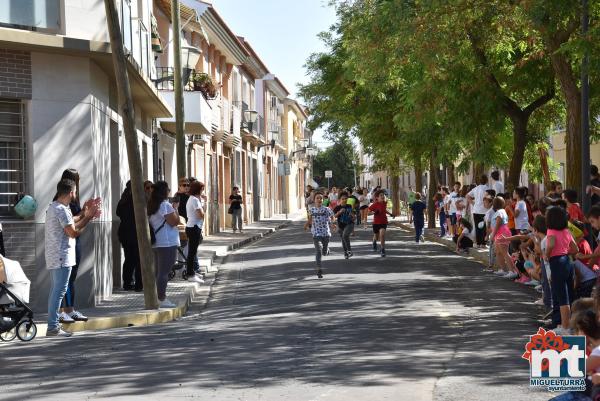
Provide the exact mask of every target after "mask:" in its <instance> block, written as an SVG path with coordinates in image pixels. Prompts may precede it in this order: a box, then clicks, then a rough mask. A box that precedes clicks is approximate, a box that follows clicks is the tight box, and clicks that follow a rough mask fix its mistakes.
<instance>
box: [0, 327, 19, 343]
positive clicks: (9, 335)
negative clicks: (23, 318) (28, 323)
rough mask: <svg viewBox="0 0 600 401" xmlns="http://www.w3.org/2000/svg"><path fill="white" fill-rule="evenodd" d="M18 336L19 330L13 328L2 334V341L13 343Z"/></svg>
mask: <svg viewBox="0 0 600 401" xmlns="http://www.w3.org/2000/svg"><path fill="white" fill-rule="evenodd" d="M16 336H17V329H16V328H15V327H13V328H12V329H10V330H8V331H5V332H4V333H0V340H1V341H12V340H14V339H15V337H16Z"/></svg>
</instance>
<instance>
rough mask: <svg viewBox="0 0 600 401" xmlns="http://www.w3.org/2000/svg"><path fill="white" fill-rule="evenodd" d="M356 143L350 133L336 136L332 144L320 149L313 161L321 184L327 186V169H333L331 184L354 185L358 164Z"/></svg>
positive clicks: (316, 176) (317, 178) (340, 185)
mask: <svg viewBox="0 0 600 401" xmlns="http://www.w3.org/2000/svg"><path fill="white" fill-rule="evenodd" d="M356 162H357V160H356V154H355V153H354V144H353V143H352V140H351V139H350V137H349V136H348V135H343V136H340V137H337V138H336V141H335V142H334V143H333V145H332V146H330V147H328V148H327V149H325V150H323V151H320V152H319V153H318V154H317V156H316V157H315V160H314V162H313V171H314V173H313V174H314V179H315V181H316V182H317V183H318V184H319V186H322V187H326V186H327V178H325V171H326V170H331V171H332V175H333V177H332V178H331V179H330V180H329V182H330V186H336V187H338V188H339V187H350V188H352V187H354V185H355V184H354V169H353V166H355V165H356ZM358 168H359V167H358V166H357V171H358Z"/></svg>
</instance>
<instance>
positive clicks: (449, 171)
mask: <svg viewBox="0 0 600 401" xmlns="http://www.w3.org/2000/svg"><path fill="white" fill-rule="evenodd" d="M446 171H447V177H448V186H449V187H452V186H453V185H454V183H455V182H456V175H455V174H454V164H452V163H450V164H448V167H447V168H446Z"/></svg>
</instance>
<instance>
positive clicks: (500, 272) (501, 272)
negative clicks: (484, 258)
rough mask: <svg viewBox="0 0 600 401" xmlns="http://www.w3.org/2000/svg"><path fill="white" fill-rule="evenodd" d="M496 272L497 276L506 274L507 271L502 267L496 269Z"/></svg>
mask: <svg viewBox="0 0 600 401" xmlns="http://www.w3.org/2000/svg"><path fill="white" fill-rule="evenodd" d="M494 274H495V275H496V276H506V272H505V271H504V270H502V269H500V270H496V271H495V272H494Z"/></svg>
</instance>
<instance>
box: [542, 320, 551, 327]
mask: <svg viewBox="0 0 600 401" xmlns="http://www.w3.org/2000/svg"><path fill="white" fill-rule="evenodd" d="M539 322H540V324H541V325H542V326H546V327H547V326H552V319H542V320H540V321H539Z"/></svg>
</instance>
